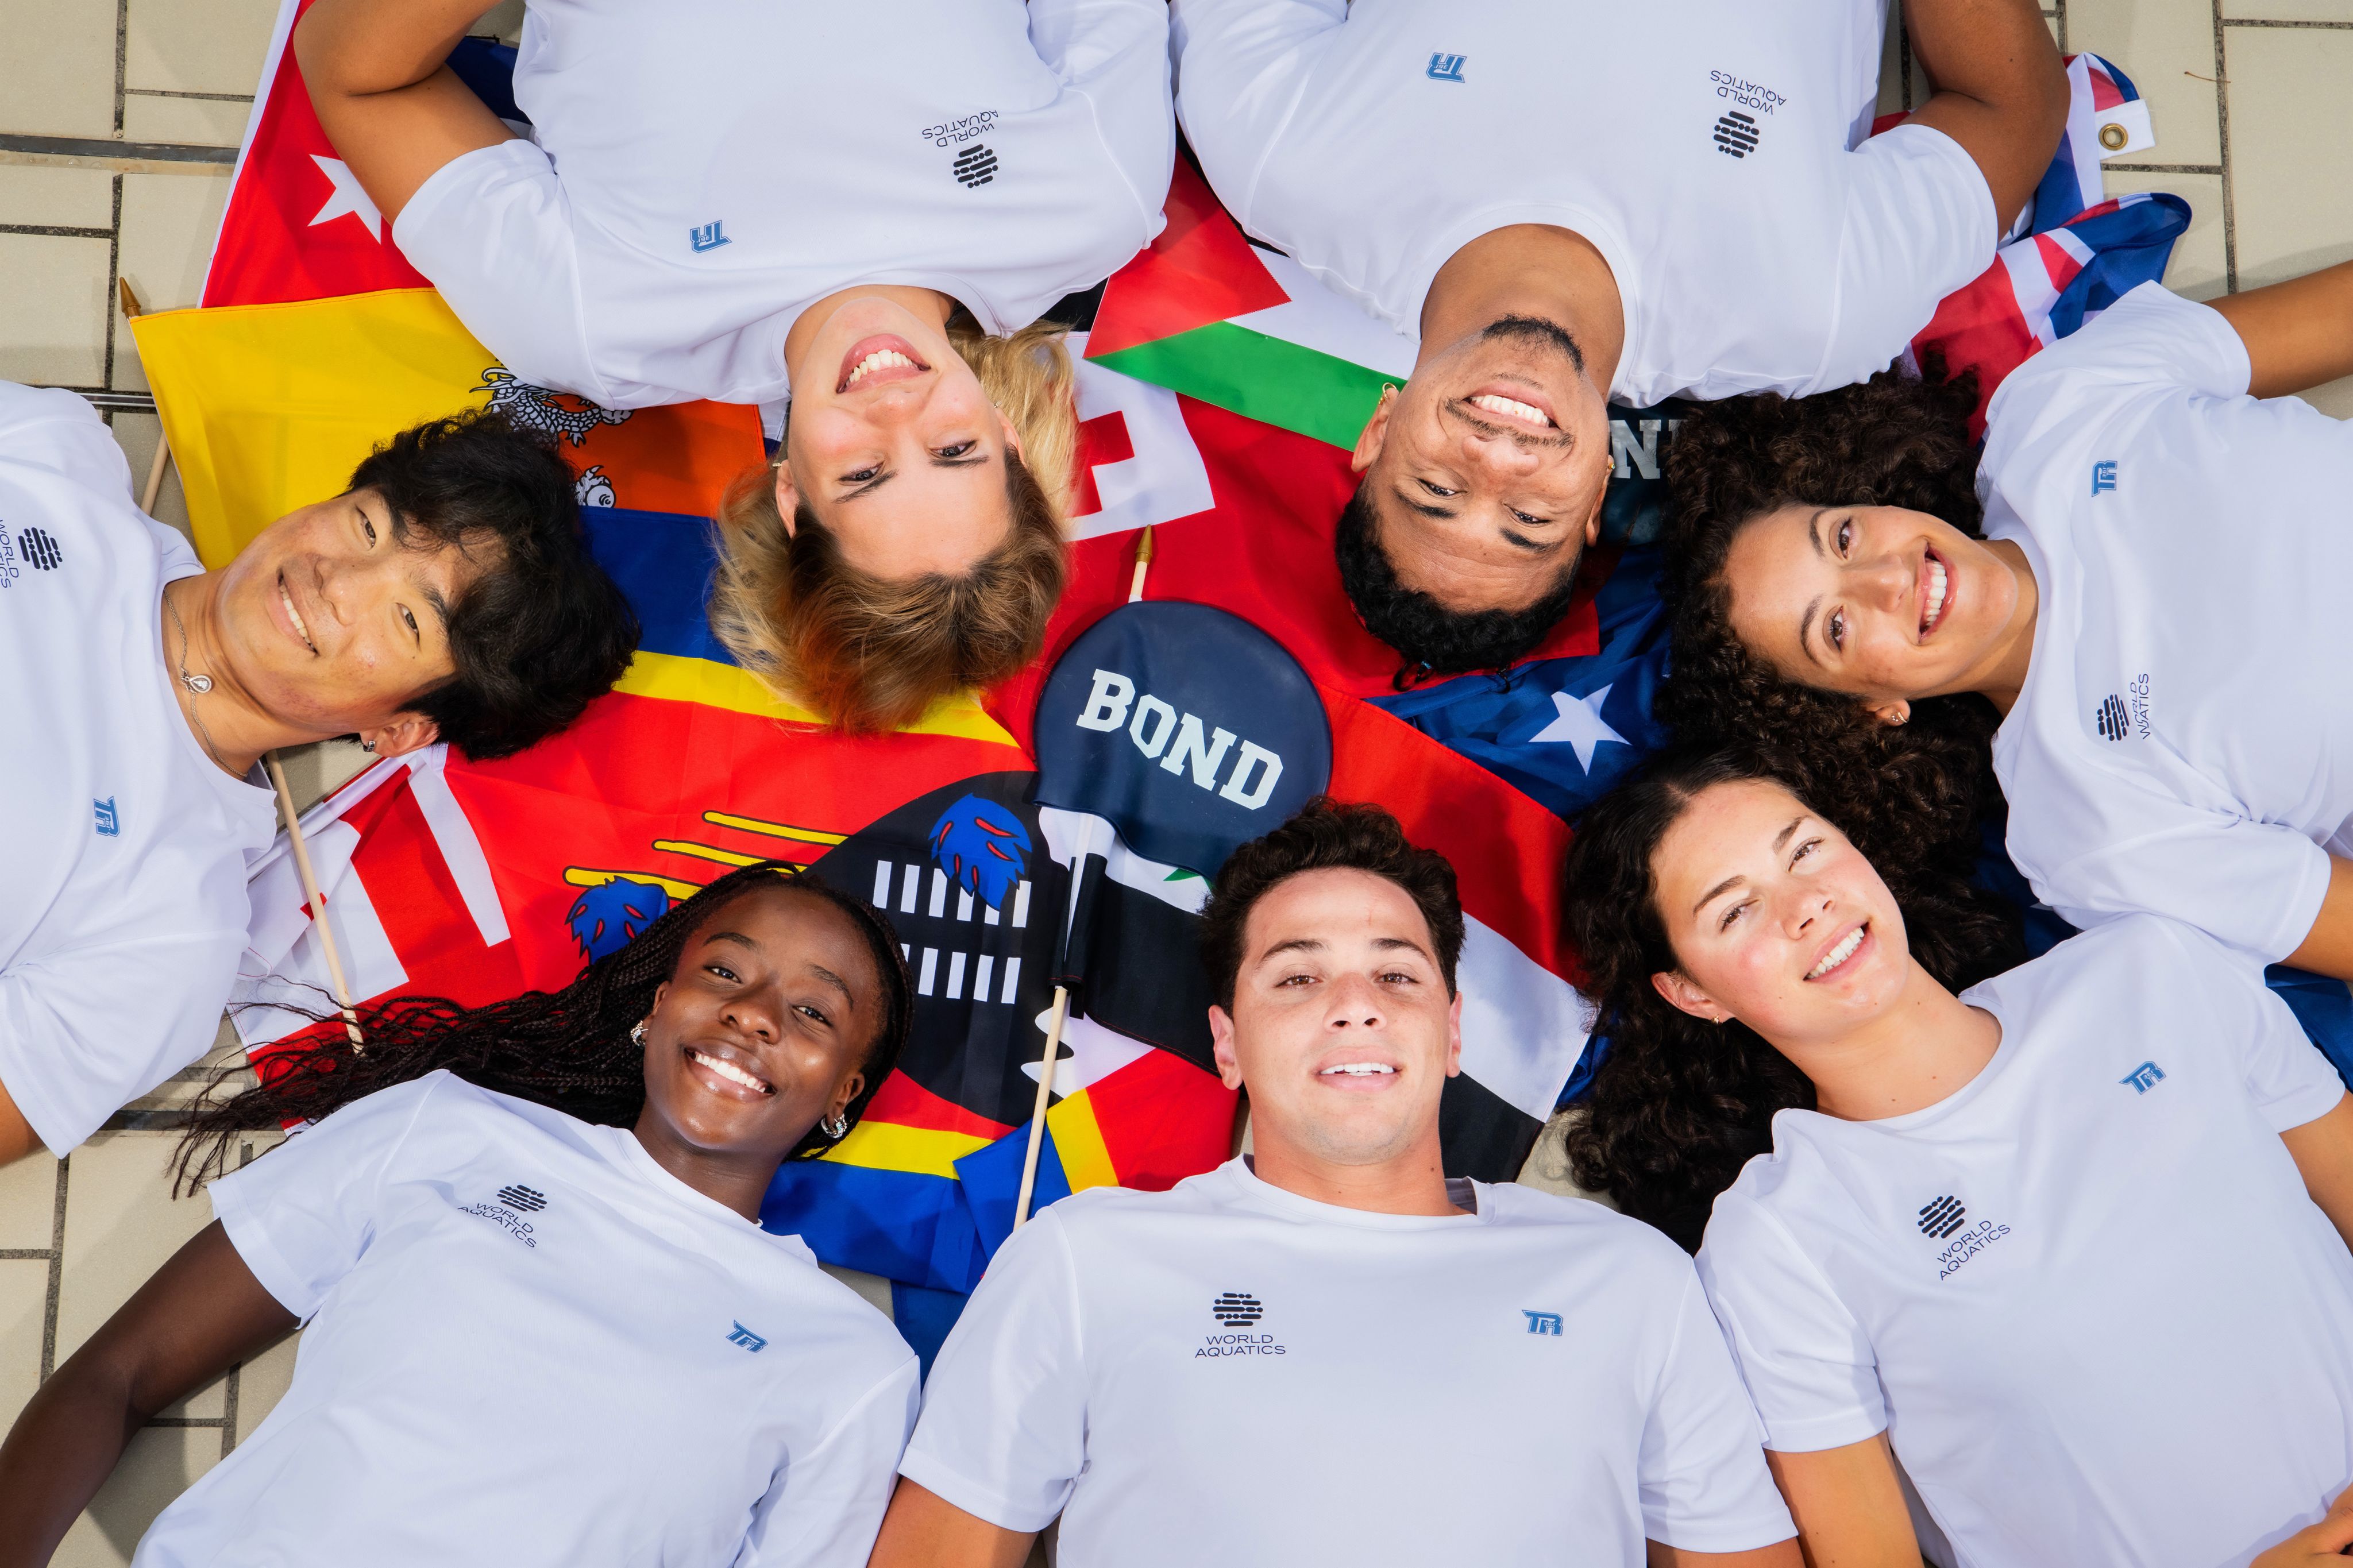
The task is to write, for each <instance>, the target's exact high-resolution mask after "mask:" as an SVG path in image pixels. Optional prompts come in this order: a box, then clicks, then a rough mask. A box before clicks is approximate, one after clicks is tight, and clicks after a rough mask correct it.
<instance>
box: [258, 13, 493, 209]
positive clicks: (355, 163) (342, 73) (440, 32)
mask: <svg viewBox="0 0 2353 1568" xmlns="http://www.w3.org/2000/svg"><path fill="white" fill-rule="evenodd" d="M489 9H490V5H488V4H487V3H486V0H318V3H317V4H316V5H312V6H311V9H310V10H309V11H308V12H306V13H305V14H304V15H303V17H302V20H301V22H299V23H297V24H296V25H295V27H294V58H296V60H298V61H299V62H300V63H301V67H302V80H303V82H304V83H305V84H306V85H307V86H308V87H309V88H310V89H311V107H312V108H314V109H316V110H318V111H319V124H320V126H321V127H322V129H323V130H325V132H327V140H328V141H330V142H333V143H334V145H335V151H336V153H339V154H340V155H341V156H342V158H343V162H344V163H348V164H350V165H351V170H352V173H353V174H354V175H356V176H358V179H359V182H360V188H361V189H363V190H364V191H366V192H367V194H368V199H369V200H370V201H372V202H374V203H375V205H376V208H377V210H378V211H380V212H382V213H383V214H384V216H385V222H387V223H389V222H391V221H392V220H393V219H395V218H396V217H398V216H400V210H401V209H402V208H403V207H405V206H406V205H408V202H409V198H410V197H412V196H414V195H417V187H418V186H419V185H422V184H424V183H425V182H426V181H427V179H429V178H431V177H432V175H433V174H434V173H435V171H437V170H438V169H439V168H440V167H441V165H443V164H444V163H448V162H449V160H451V159H452V158H455V157H457V156H459V154H460V153H471V152H473V151H474V150H475V149H476V148H478V147H490V146H495V145H496V144H497V143H499V142H508V141H512V140H513V139H514V132H512V131H509V130H508V129H507V128H506V123H505V121H501V119H500V118H499V117H498V116H497V115H495V114H492V113H491V111H490V110H488V109H487V108H485V107H484V106H483V104H482V100H480V99H479V98H476V97H475V96H474V94H473V92H472V91H471V89H469V88H468V87H467V86H466V84H465V83H463V82H461V81H459V79H457V77H456V76H455V75H454V74H453V73H452V72H451V71H450V69H449V68H448V66H446V65H444V64H443V63H442V62H443V61H444V60H446V59H448V58H449V51H450V50H451V49H452V48H454V47H457V44H458V40H459V39H460V38H462V37H465V36H466V29H467V28H468V27H470V26H473V24H474V23H475V22H476V21H477V20H479V19H480V16H482V14H483V13H484V12H486V11H488V10H489Z"/></svg>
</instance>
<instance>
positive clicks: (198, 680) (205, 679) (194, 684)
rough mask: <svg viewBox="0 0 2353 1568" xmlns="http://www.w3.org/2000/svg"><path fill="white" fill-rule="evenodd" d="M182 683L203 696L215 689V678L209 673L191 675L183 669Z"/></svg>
mask: <svg viewBox="0 0 2353 1568" xmlns="http://www.w3.org/2000/svg"><path fill="white" fill-rule="evenodd" d="M180 684H181V685H183V686H185V687H186V688H187V689H189V690H191V691H193V692H195V694H196V695H197V696H199V697H202V696H203V695H204V694H205V693H206V692H207V691H210V690H211V689H213V678H212V677H211V676H209V675H190V674H189V673H188V672H187V671H186V670H182V671H181V672H180Z"/></svg>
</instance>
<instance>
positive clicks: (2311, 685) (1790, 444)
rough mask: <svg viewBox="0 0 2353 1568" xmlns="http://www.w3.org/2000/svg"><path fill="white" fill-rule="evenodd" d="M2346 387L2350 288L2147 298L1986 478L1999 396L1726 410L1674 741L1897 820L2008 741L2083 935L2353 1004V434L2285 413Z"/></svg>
mask: <svg viewBox="0 0 2353 1568" xmlns="http://www.w3.org/2000/svg"><path fill="white" fill-rule="evenodd" d="M2346 374H2353V262H2348V263H2343V264H2340V265H2338V266H2336V267H2333V268H2327V269H2326V270H2324V271H2320V272H2316V273H2314V274H2312V275H2310V276H2308V277H2306V278H2300V279H2292V280H2290V281H2287V282H2284V283H2276V284H2273V285H2271V286H2270V287H2268V288H2263V289H2253V290H2250V291H2249V292H2247V293H2244V294H2238V295H2233V296H2231V297H2229V298H2226V299H2221V300H2215V301H2214V302H2213V303H2212V304H2211V306H2210V305H2204V304H2199V303H2196V302H2193V301H2191V300H2184V299H2181V298H2179V297H2178V296H2175V295H2173V294H2171V293H2168V292H2167V291H2166V290H2165V289H2163V288H2161V287H2159V286H2158V285H2157V284H2154V283H2147V284H2143V285H2142V286H2141V287H2139V288H2138V289H2134V290H2133V291H2132V292H2131V293H2129V294H2127V295H2126V296H2125V297H2124V299H2123V300H2119V301H2118V302H2116V304H2114V305H2112V306H2110V307H2109V308H2108V309H2107V310H2106V311H2105V312H2104V313H2103V314H2102V315H2101V316H2100V317H2099V318H2098V319H2097V320H2095V321H2091V322H2090V323H2088V324H2087V325H2085V326H2084V328H2083V330H2082V331H2078V332H2076V333H2075V334H2073V336H2071V337H2069V338H2067V339H2065V340H2064V341H2063V342H2059V343H2056V344H2054V345H2052V347H2050V348H2048V349H2045V350H2043V351H2042V353H2039V354H2037V355H2035V356H2034V357H2033V358H2032V359H2030V360H2028V361H2027V362H2026V363H2025V364H2024V365H2023V366H2021V368H2020V369H2018V370H2017V371H2014V372H2013V373H2011V374H2010V378H2009V379H2008V380H2007V381H2005V382H2004V383H2003V384H2002V385H2001V387H2000V389H1999V390H1998V391H1997V392H1996V393H1995V394H1994V396H1993V400H1992V402H1991V403H1990V404H1989V405H1988V408H1987V415H1986V441H1985V450H1984V455H1983V457H1982V458H1973V455H1972V453H1971V451H1970V448H1969V444H1968V429H1967V426H1966V424H1965V420H1966V416H1967V414H1968V409H1969V408H1970V406H1971V405H1972V402H1973V398H1974V394H1973V393H1971V392H1969V391H1968V390H1965V389H1962V388H1959V387H1957V386H1951V385H1947V386H1942V387H1940V386H1938V385H1936V384H1934V383H1933V382H1927V381H1923V382H1910V381H1907V380H1905V378H1904V377H1902V376H1900V375H1897V374H1893V373H1891V374H1888V375H1886V376H1884V377H1883V378H1881V379H1879V380H1876V381H1874V382H1873V384H1870V385H1867V386H1861V387H1854V388H1851V389H1848V390H1846V391H1842V392H1839V393H1834V394H1831V395H1826V396H1823V397H1817V398H1805V399H1798V400H1788V399H1784V398H1779V397H1773V396H1766V397H1758V398H1754V399H1742V400H1738V401H1737V402H1733V403H1725V404H1719V405H1715V406H1714V407H1713V408H1710V409H1708V410H1705V411H1704V415H1703V416H1700V417H1696V418H1694V420H1693V421H1692V423H1691V424H1690V425H1689V426H1686V428H1685V429H1684V431H1683V437H1682V441H1681V444H1680V446H1679V448H1678V450H1677V451H1676V453H1675V454H1674V456H1673V458H1672V459H1671V464H1672V478H1673V479H1674V482H1675V485H1676V489H1677V504H1678V507H1679V508H1680V516H1679V519H1678V521H1677V523H1676V526H1675V537H1674V539H1673V541H1672V542H1673V544H1674V547H1675V548H1674V551H1673V553H1674V554H1675V556H1676V557H1677V558H1678V560H1679V580H1678V581H1677V582H1675V583H1674V584H1671V591H1670V597H1671V598H1672V599H1673V600H1674V601H1675V603H1676V610H1675V632H1674V659H1675V676H1674V679H1673V680H1672V681H1671V682H1670V692H1671V695H1670V696H1668V697H1667V698H1664V699H1662V703H1661V708H1662V713H1664V714H1667V715H1669V716H1671V717H1672V718H1673V719H1675V720H1676V721H1680V722H1684V723H1686V724H1689V725H1691V726H1692V727H1696V728H1703V729H1706V730H1710V731H1715V732H1717V733H1728V734H1759V733H1761V734H1767V735H1771V736H1774V737H1776V738H1778V739H1779V740H1780V741H1782V742H1784V743H1786V744H1788V745H1790V746H1792V747H1793V748H1795V749H1796V750H1798V751H1799V752H1801V753H1804V754H1806V755H1808V756H1809V757H1810V758H1811V759H1812V760H1811V761H1810V762H1809V763H1807V764H1806V771H1807V779H1806V783H1807V784H1808V787H1810V788H1812V789H1817V790H1820V789H1824V788H1836V789H1838V790H1840V791H1841V792H1842V793H1848V792H1852V793H1860V794H1861V795H1864V796H1866V797H1874V796H1875V797H1884V798H1886V799H1888V800H1890V801H1891V802H1892V801H1894V799H1895V798H1897V797H1899V796H1902V795H1907V794H1909V795H1913V796H1914V797H1915V798H1916V797H1917V795H1918V792H1919V790H1920V789H1921V788H1922V787H1923V786H1926V787H1929V788H1932V789H1935V790H1937V791H1941V792H1943V793H1945V794H1947V795H1952V794H1953V793H1954V791H1955V789H1956V787H1957V786H1959V787H1965V786H1964V785H1963V781H1964V780H1965V779H1966V777H1967V775H1968V773H1969V772H1970V771H1971V770H1972V769H1974V770H1975V771H1976V772H1977V773H1978V775H1979V776H1982V773H1983V770H1984V768H1985V766H1986V764H1987V761H1988V755H1989V752H1988V746H1987V740H1988V737H1990V742H1991V743H1990V757H1989V760H1990V765H1991V769H1992V772H1993V774H1994V776H1995V778H1996V779H1998V780H1999V782H2000V787H2001V790H2002V793H2003V794H2004V795H2007V797H2008V801H2009V808H2010V809H2009V827H2008V834H2009V848H2010V858H2012V859H2013V860H2014V861H2016V862H2017V865H2018V868H2019V869H2020V870H2021V871H2022V872H2024V873H2025V875H2026V877H2027V879H2028V880H2029V881H2030V882H2031V884H2032V885H2033V889H2034V891H2035V893H2036V895H2037V896H2038V897H2039V898H2040V899H2042V901H2043V902H2045V903H2047V904H2049V905H2050V906H2051V907H2052V909H2054V910H2057V911H2058V912H2059V913H2060V914H2061V915H2062V916H2063V917H2064V918H2065V919H2067V920H2068V921H2072V922H2073V923H2074V924H2075V925H2077V926H2091V925H2096V924H2100V923H2103V922H2105V921H2110V920H2114V919H2116V918H2117V917H2119V916H2121V915H2125V914H2129V913H2133V912H2136V911H2140V912H2148V913H2155V914H2161V915H2166V916H2168V917H2170V918H2172V919H2175V920H2179V921H2183V922H2185V923H2187V924H2189V925H2194V926H2197V927H2199V928H2200V929H2201V930H2203V931H2208V932H2211V934H2213V935H2215V936H2217V937H2220V938H2221V939H2222V940H2223V941H2225V942H2230V943H2232V945H2234V946H2236V947H2238V948H2240V949H2242V951H2244V952H2247V953H2249V954H2251V955H2253V957H2255V958H2259V959H2261V960H2262V961H2263V962H2264V963H2292V964H2295V965H2296V966H2297V967H2299V968H2304V969H2310V970H2315V971H2317V972H2319V973H2325V974H2331V975H2336V976H2337V977H2339V978H2353V704H2348V702H2347V700H2346V698H2345V694H2344V683H2343V675H2342V670H2343V667H2344V657H2343V642H2344V638H2343V633H2342V630H2341V626H2342V624H2343V618H2344V617H2343V602H2344V584H2345V583H2346V581H2347V580H2348V578H2353V531H2348V529H2347V528H2346V527H2345V518H2346V500H2345V498H2346V496H2347V495H2348V493H2353V426H2348V425H2346V424H2344V423H2342V422H2340V421H2337V420H2335V419H2331V418H2329V417H2327V416H2325V415H2323V414H2321V413H2320V412H2318V411H2317V410H2316V409H2314V408H2313V407H2312V406H2311V405H2308V404H2306V403H2304V402H2303V401H2301V400H2300V399H2297V398H2295V397H2290V396H2286V395H2284V394H2287V393H2291V392H2295V391H2296V390H2298V389H2301V388H2303V387H2306V386H2311V385H2314V384H2318V383H2321V382H2326V381H2329V380H2332V379H2334V378H2336V377H2338V376H2342V375H2346ZM1980 498H1982V508H1981V507H1980ZM1997 723H1998V726H1999V727H1998V728H1997V727H1996V726H1997ZM1924 731H1925V739H1924V738H1923V735H1924ZM1972 753H1973V755H1972ZM1857 764H1860V765H1857ZM1915 830H1917V829H1916V827H1915Z"/></svg>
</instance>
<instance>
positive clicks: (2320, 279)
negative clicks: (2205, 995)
mask: <svg viewBox="0 0 2353 1568" xmlns="http://www.w3.org/2000/svg"><path fill="white" fill-rule="evenodd" d="M2210 303H2211V304H2212V306H2213V307H2214V309H2215V310H2219V311H2221V314H2222V319H2223V320H2224V321H2228V322H2230V323H2231V328H2232V331H2235V332H2237V333H2238V334H2239V341H2240V342H2242V343H2244V344H2246V345H2247V363H2249V364H2250V365H2251V366H2252V367H2253V372H2254V376H2253V381H2252V383H2251V384H2249V385H2248V387H2247V390H2248V391H2250V392H2252V393H2253V394H2254V395H2256V396H2257V397H2284V396H2285V395H2287V394H2289V393H2292V392H2302V391H2303V390H2304V389H2305V388H2306V387H2307V386H2318V385H2319V384H2321V383H2322V382H2324V381H2335V380H2336V379H2337V377H2338V376H2340V375H2353V261H2340V262H2338V263H2337V265H2336V266H2334V267H2324V268H2321V269H2320V270H2319V271H2317V272H2307V273H2306V274H2305V275H2304V276H2303V277H2301V278H2291V279H2288V280H2287V281H2286V282H2284V283H2272V284H2266V285H2265V286H2264V287H2263V288H2261V289H2248V290H2247V291H2246V292H2245V293H2243V294H2232V295H2230V296H2228V297H2227V298H2224V299H2221V300H2211V301H2210ZM2328 891H2329V896H2330V897H2331V898H2334V897H2335V896H2336V893H2337V882H2336V879H2334V878H2333V877H2332V878H2331V879H2329V884H2328ZM2327 973H2332V974H2333V973H2337V972H2336V971H2334V970H2330V971H2327Z"/></svg>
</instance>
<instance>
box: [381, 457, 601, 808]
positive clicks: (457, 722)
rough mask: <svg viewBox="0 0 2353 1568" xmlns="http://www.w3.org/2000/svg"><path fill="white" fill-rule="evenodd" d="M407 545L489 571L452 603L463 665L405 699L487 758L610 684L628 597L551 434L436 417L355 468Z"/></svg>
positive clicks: (453, 649)
mask: <svg viewBox="0 0 2353 1568" xmlns="http://www.w3.org/2000/svg"><path fill="white" fill-rule="evenodd" d="M351 489H353V490H364V489H373V490H375V492H376V493H377V494H378V495H381V496H382V497H383V498H384V500H385V505H386V506H387V507H389V508H390V509H391V513H392V518H391V521H392V529H393V536H394V537H395V538H396V539H397V540H399V541H400V542H403V543H404V544H406V545H408V546H410V547H412V548H417V549H425V548H431V547H435V546H455V547H456V548H457V549H459V551H461V552H464V553H466V554H467V555H469V556H473V557H477V558H479V559H480V561H481V563H482V570H481V571H480V573H479V574H477V575H475V576H474V577H473V579H472V580H471V581H470V582H469V583H468V584H466V586H465V587H464V589H463V590H461V591H460V592H459V595H458V598H457V602H456V603H455V604H453V605H450V606H449V657H450V658H451V660H452V661H453V662H454V663H455V664H456V665H457V673H456V674H455V675H454V676H452V677H451V678H450V679H448V680H446V681H443V682H442V683H441V684H440V685H438V686H436V687H434V688H432V689H429V690H427V691H423V692H420V693H418V694H417V696H416V697H414V698H412V699H411V700H409V701H408V702H407V703H406V704H405V705H404V706H405V707H406V709H408V710H411V711H413V712H417V713H421V714H423V715H424V716H425V717H426V718H427V719H430V720H432V721H433V722H434V725H435V727H436V728H437V729H438V731H440V737H441V739H442V740H445V741H447V742H449V743H450V744H451V745H453V746H455V747H457V748H458V750H459V751H460V752H464V753H465V754H466V755H467V756H469V757H471V758H473V759H474V760H476V761H478V762H486V761H490V760H491V759H493V758H497V757H504V756H512V754H513V753H515V752H520V751H522V749H523V748H524V747H526V746H529V745H531V744H533V742H538V741H541V740H543V739H545V738H546V737H547V736H549V735H553V734H554V733H555V732H556V731H559V730H562V729H563V728H564V727H565V726H566V725H568V724H570V723H571V722H572V721H574V720H575V719H577V718H578V717H580V714H581V710H583V709H585V708H586V707H587V706H588V704H589V703H590V702H591V701H593V700H595V699H596V698H598V697H600V696H602V695H604V693H606V692H607V691H608V690H610V689H612V686H613V683H614V682H615V681H617V680H618V679H621V672H622V671H623V670H625V669H627V668H628V666H629V658H630V656H631V655H632V654H633V653H634V652H635V651H636V650H637V646H638V618H637V616H636V615H635V613H633V612H632V611H631V610H630V608H629V602H628V599H627V598H626V597H624V596H623V595H622V593H621V590H620V588H619V586H618V585H617V584H615V583H614V582H613V580H612V578H610V577H609V576H607V574H606V573H605V569H604V568H603V567H601V566H599V565H597V564H596V561H595V560H594V559H592V558H591V557H590V555H589V553H588V546H587V543H586V540H585V539H584V538H583V537H582V534H581V529H580V507H579V503H578V502H577V501H576V500H575V499H574V492H573V479H572V470H571V469H570V468H567V467H565V462H564V459H563V458H561V457H560V456H558V455H557V453H556V449H555V447H554V443H553V441H552V440H550V439H549V438H548V437H543V436H540V435H535V434H533V433H532V432H530V431H527V430H522V429H519V428H517V427H516V426H514V425H512V424H511V423H509V421H508V420H507V418H506V416H504V415H501V414H493V413H491V412H489V411H488V410H476V411H475V412H472V413H470V414H461V415H458V416H453V417H450V418H448V419H428V420H427V421H426V422H425V423H424V424H422V425H418V426H415V427H413V428H411V429H407V430H404V431H402V432H401V433H400V434H399V435H397V436H395V437H392V438H391V439H390V440H388V441H386V442H385V443H384V445H382V446H380V447H377V448H376V449H375V451H374V452H372V453H370V454H369V455H368V456H367V457H366V458H364V459H363V460H362V461H361V463H360V466H359V467H358V468H356V469H354V470H353V473H352V482H351Z"/></svg>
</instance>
